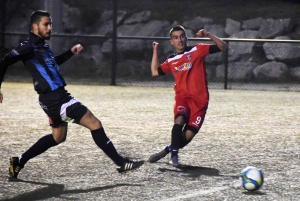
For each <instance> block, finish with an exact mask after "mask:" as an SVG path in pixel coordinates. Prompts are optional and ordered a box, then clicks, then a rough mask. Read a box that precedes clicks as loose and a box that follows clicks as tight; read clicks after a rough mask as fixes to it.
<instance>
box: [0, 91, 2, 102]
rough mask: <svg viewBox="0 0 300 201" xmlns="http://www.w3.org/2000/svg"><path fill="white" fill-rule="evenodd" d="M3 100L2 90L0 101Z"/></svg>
mask: <svg viewBox="0 0 300 201" xmlns="http://www.w3.org/2000/svg"><path fill="white" fill-rule="evenodd" d="M2 101H3V95H2V93H1V92H0V103H2Z"/></svg>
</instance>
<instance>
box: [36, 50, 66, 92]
mask: <svg viewBox="0 0 300 201" xmlns="http://www.w3.org/2000/svg"><path fill="white" fill-rule="evenodd" d="M44 47H45V45H44ZM34 50H35V51H39V50H38V47H37V46H34ZM45 50H46V52H44V53H43V54H42V57H43V61H44V62H43V63H44V64H45V66H43V64H42V63H41V61H38V60H32V62H33V64H34V66H36V69H37V70H38V71H39V73H40V74H41V76H42V77H43V78H44V79H45V80H46V81H47V82H48V84H49V86H50V88H51V90H52V91H53V90H55V89H57V88H59V87H61V86H64V80H63V78H62V77H61V75H60V73H59V72H58V69H59V67H58V66H57V64H56V63H55V59H54V57H53V53H52V51H51V50H50V49H49V48H45ZM49 56H50V59H49ZM46 60H47V61H46ZM54 66H56V67H54ZM46 68H47V69H46ZM47 71H48V72H47ZM49 71H50V72H51V74H52V76H51V75H49V73H50V72H49ZM52 78H53V80H52Z"/></svg>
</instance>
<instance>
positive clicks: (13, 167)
mask: <svg viewBox="0 0 300 201" xmlns="http://www.w3.org/2000/svg"><path fill="white" fill-rule="evenodd" d="M9 163H10V166H9V175H10V176H11V177H14V178H17V177H18V174H19V172H20V170H21V169H22V168H23V167H22V166H21V165H20V162H19V157H11V158H10V159H9Z"/></svg>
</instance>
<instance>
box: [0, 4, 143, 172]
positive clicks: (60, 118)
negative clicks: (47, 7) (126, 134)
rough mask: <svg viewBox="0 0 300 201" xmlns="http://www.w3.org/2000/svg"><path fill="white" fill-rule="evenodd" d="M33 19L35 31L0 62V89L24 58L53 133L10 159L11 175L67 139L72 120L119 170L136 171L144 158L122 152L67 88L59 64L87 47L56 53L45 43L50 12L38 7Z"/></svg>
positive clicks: (50, 29) (78, 46)
mask: <svg viewBox="0 0 300 201" xmlns="http://www.w3.org/2000/svg"><path fill="white" fill-rule="evenodd" d="M30 20H31V32H29V37H28V39H27V40H26V41H24V42H21V43H20V44H19V46H18V47H17V48H15V49H14V50H12V51H10V52H9V53H8V54H7V55H6V56H5V57H4V58H3V59H2V60H1V62H0V89H1V83H2V81H3V77H4V74H5V72H6V69H7V68H8V67H9V66H10V65H12V64H13V63H15V62H17V61H22V62H23V63H24V65H25V67H26V69H27V70H28V72H29V73H30V74H31V76H32V78H33V84H34V89H35V91H36V92H37V93H38V94H39V103H40V106H41V107H42V109H43V110H44V112H45V113H46V114H47V116H48V118H49V123H50V126H51V127H52V133H51V134H48V135H45V136H44V137H42V138H40V139H39V140H38V141H37V142H36V143H35V144H34V145H33V146H32V147H30V148H29V149H28V150H27V151H25V152H24V153H23V154H21V155H20V156H16V157H11V158H10V167H9V174H10V175H11V177H14V178H17V176H18V174H19V172H20V170H21V169H22V168H24V165H25V164H26V163H27V161H29V160H30V159H32V158H34V157H36V156H37V155H39V154H42V153H43V152H45V151H46V150H47V149H49V148H50V147H54V146H56V145H58V144H60V143H62V142H64V141H65V139H66V136H67V130H68V122H73V123H76V124H79V125H82V126H84V127H86V128H88V129H90V131H91V134H92V137H93V139H94V141H95V143H96V144H97V145H98V147H99V148H101V149H102V150H103V151H104V153H105V154H106V155H107V156H108V157H109V158H110V159H111V160H112V161H113V162H114V163H115V164H116V165H117V166H118V167H117V171H118V172H120V173H121V172H124V171H128V170H133V169H136V168H138V167H140V166H141V165H143V163H144V162H143V161H136V160H130V159H128V158H124V157H122V156H121V155H119V154H118V152H117V150H116V149H115V147H114V145H113V143H112V142H111V141H110V139H109V138H108V137H107V136H106V134H105V131H104V129H103V127H102V124H101V122H100V120H99V119H97V118H96V117H95V116H94V115H93V113H92V112H91V111H90V110H89V109H88V108H87V107H85V106H84V105H83V104H82V103H81V102H79V101H78V100H76V99H75V98H74V97H72V96H71V95H70V93H68V91H66V89H65V86H66V83H65V80H64V78H63V77H62V75H61V73H60V69H59V65H60V64H62V63H64V62H65V61H66V60H68V59H69V58H70V57H72V56H73V55H74V54H78V53H80V52H81V51H82V49H83V47H82V46H81V45H79V44H78V45H75V46H73V47H72V48H71V49H70V50H69V51H67V52H65V53H63V54H61V55H58V56H54V55H53V53H52V51H51V50H50V48H49V46H48V44H47V43H46V42H45V40H49V39H50V36H51V31H52V20H51V17H50V14H49V13H48V12H47V11H42V10H37V11H35V12H33V13H32V14H31V18H30ZM2 100H3V95H2V94H1V91H0V103H2Z"/></svg>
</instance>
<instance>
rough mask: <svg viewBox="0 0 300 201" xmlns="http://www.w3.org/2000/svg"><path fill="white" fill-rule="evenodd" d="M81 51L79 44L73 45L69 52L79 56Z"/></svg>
mask: <svg viewBox="0 0 300 201" xmlns="http://www.w3.org/2000/svg"><path fill="white" fill-rule="evenodd" d="M81 50H83V47H82V46H81V45H80V44H77V45H74V46H73V47H72V48H71V51H72V52H73V54H79V52H81Z"/></svg>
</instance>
